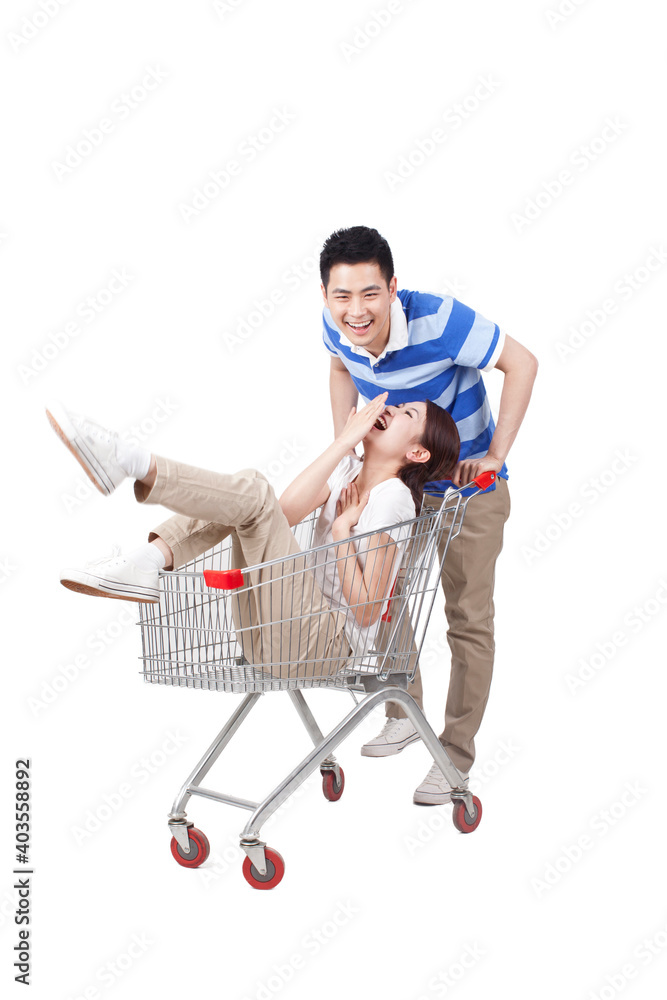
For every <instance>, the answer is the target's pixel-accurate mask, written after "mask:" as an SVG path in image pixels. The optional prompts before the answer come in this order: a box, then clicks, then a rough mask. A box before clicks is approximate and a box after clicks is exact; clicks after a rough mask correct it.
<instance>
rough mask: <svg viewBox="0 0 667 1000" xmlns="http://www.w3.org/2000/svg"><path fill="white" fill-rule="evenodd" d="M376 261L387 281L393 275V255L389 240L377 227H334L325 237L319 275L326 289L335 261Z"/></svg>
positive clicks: (354, 262) (339, 262) (342, 262)
mask: <svg viewBox="0 0 667 1000" xmlns="http://www.w3.org/2000/svg"><path fill="white" fill-rule="evenodd" d="M366 263H370V264H377V265H378V267H379V268H380V271H381V272H382V277H383V278H384V280H385V281H386V283H387V285H389V282H390V281H391V279H392V278H393V277H394V258H393V257H392V255H391V250H390V249H389V244H388V243H387V241H386V240H385V238H384V236H380V234H379V233H378V231H377V229H370V228H369V227H368V226H352V227H351V228H350V229H337V230H336V231H335V232H334V233H332V234H331V236H329V237H328V238H327V239H326V240H325V241H324V246H323V247H322V253H321V254H320V276H321V278H322V284H323V285H324V288H325V289H327V288H328V286H329V275H330V274H331V268H332V267H333V266H334V265H335V264H366Z"/></svg>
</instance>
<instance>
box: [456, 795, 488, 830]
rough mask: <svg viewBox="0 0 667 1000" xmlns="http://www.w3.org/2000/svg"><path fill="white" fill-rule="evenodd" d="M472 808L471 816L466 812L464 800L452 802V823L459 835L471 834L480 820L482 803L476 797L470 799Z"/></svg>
mask: <svg viewBox="0 0 667 1000" xmlns="http://www.w3.org/2000/svg"><path fill="white" fill-rule="evenodd" d="M472 807H473V810H474V811H473V813H472V814H471V813H469V812H468V809H467V806H466V803H465V799H457V801H456V802H454V811H453V812H452V821H453V823H454V826H455V827H456V829H457V830H458V831H459V832H460V833H472V831H473V830H476V829H477V827H478V826H479V824H480V821H481V819H482V803H481V802H480V801H479V799H478V798H477V796H476V795H473V797H472Z"/></svg>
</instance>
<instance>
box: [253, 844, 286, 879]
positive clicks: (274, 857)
mask: <svg viewBox="0 0 667 1000" xmlns="http://www.w3.org/2000/svg"><path fill="white" fill-rule="evenodd" d="M264 854H265V855H266V875H262V874H260V872H258V871H257V869H256V868H255V866H254V865H253V863H252V861H251V860H250V858H246V859H245V861H244V862H243V875H244V877H245V879H246V881H247V882H249V883H250V885H251V886H252V887H253V889H273V887H274V886H276V885H278V883H279V882H280V881H281V880H282V877H283V875H284V874H285V862H284V861H283V859H282V855H280V854H278V852H277V851H274V850H273V849H272V848H271V847H265V848H264Z"/></svg>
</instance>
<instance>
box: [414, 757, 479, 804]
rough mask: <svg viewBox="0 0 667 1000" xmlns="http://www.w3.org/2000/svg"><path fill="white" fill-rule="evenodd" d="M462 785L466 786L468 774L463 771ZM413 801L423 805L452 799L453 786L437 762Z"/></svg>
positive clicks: (441, 802)
mask: <svg viewBox="0 0 667 1000" xmlns="http://www.w3.org/2000/svg"><path fill="white" fill-rule="evenodd" d="M461 785H462V787H463V788H466V787H467V785H468V775H467V774H465V773H464V772H462V779H461ZM412 801H413V802H416V803H417V804H418V805H422V806H439V805H443V804H444V803H445V802H451V801H452V786H451V785H450V784H449V782H448V781H447V778H446V777H445V776H444V774H443V773H442V771H441V770H440V768H439V767H438V765H437V764H435V763H434V764H433V766H432V768H431V770H430V771H429V772H428V774H427V775H426V777H425V778H424V780H423V781H422V783H421V785H420V786H419V787H418V788H417V789H416V790H415V794H414V795H413V797H412Z"/></svg>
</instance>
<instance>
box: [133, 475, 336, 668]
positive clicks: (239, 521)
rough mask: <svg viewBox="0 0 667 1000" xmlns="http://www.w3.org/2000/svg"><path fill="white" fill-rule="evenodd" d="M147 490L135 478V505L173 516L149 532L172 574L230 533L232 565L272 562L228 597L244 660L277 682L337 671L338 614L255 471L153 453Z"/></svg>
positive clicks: (269, 491)
mask: <svg viewBox="0 0 667 1000" xmlns="http://www.w3.org/2000/svg"><path fill="white" fill-rule="evenodd" d="M156 459H157V478H156V480H155V483H154V485H153V487H152V488H151V489H148V488H147V487H145V486H143V485H142V484H141V483H139V482H138V481H137V482H135V484H134V492H135V496H136V498H137V500H138V501H139V502H140V503H150V504H162V506H163V507H167V508H168V509H169V510H172V511H174V512H175V513H176V517H171V518H169V520H167V521H164V522H163V523H162V524H160V525H158V527H157V528H155V530H154V531H152V532H151V533H150V534H149V536H148V537H149V541H152V540H153V539H154V538H156V537H157V536H159V537H160V538H162V539H163V540H164V541H165V542H166V543H167V544H168V545H169V546H170V548H171V550H172V552H173V553H174V569H176V568H177V567H179V566H183V565H184V564H185V563H187V562H190V560H191V559H194V558H195V557H196V556H199V555H201V554H202V553H203V552H206V551H207V550H208V549H211V548H213V547H214V546H215V545H217V544H218V543H219V542H221V541H222V540H223V539H225V538H227V537H228V536H229V535H230V534H231V536H232V540H231V545H232V563H231V566H232V568H235V569H244V568H245V567H248V566H255V565H257V564H258V563H264V562H267V561H270V560H272V559H280V560H281V561H280V562H279V563H278V564H277V565H276V566H273V567H267V568H266V569H263V570H259V571H253V572H252V573H250V574H249V579H248V578H246V580H245V584H246V586H244V588H243V589H242V590H240V591H238V592H236V594H235V595H234V596H233V599H232V603H233V613H234V624H235V627H236V629H237V636H238V638H239V641H240V642H241V646H242V649H243V653H244V656H245V658H246V659H247V660H248V661H249V662H250V663H252V664H256V665H257V664H260V665H264V666H263V669H268V670H269V671H270V673H271V674H272V675H273V676H277V677H297V676H298V677H312V676H321V675H329V674H333V673H336V672H337V670H339V669H340V667H341V666H342V664H343V662H344V661H345V659H346V658H347V656H348V655H349V652H350V648H349V644H348V642H347V639H346V637H345V632H344V624H345V615H344V613H343V612H342V611H332V610H331V609H330V608H329V606H328V604H327V602H326V601H325V599H324V597H323V595H322V593H321V591H320V589H319V587H318V586H317V583H316V582H315V578H314V576H313V575H312V573H311V572H310V571H309V570H308V568H307V565H306V557H305V555H304V554H303V553H302V552H301V550H300V549H299V546H298V544H297V541H296V539H295V537H294V535H293V533H292V530H291V528H290V526H289V523H288V521H287V518H286V517H285V515H284V513H283V511H282V509H281V507H280V504H279V503H278V499H277V497H276V495H275V493H274V491H273V488H272V487H271V486H270V484H269V483H268V482H267V480H266V479H265V477H264V476H262V474H261V473H259V472H257V471H255V470H254V469H243V470H242V471H241V472H237V473H235V474H234V475H225V474H222V473H218V472H209V471H207V470H205V469H198V468H195V467H194V466H190V465H184V464H183V463H182V462H174V461H172V460H171V459H167V458H162V457H160V456H156Z"/></svg>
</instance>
